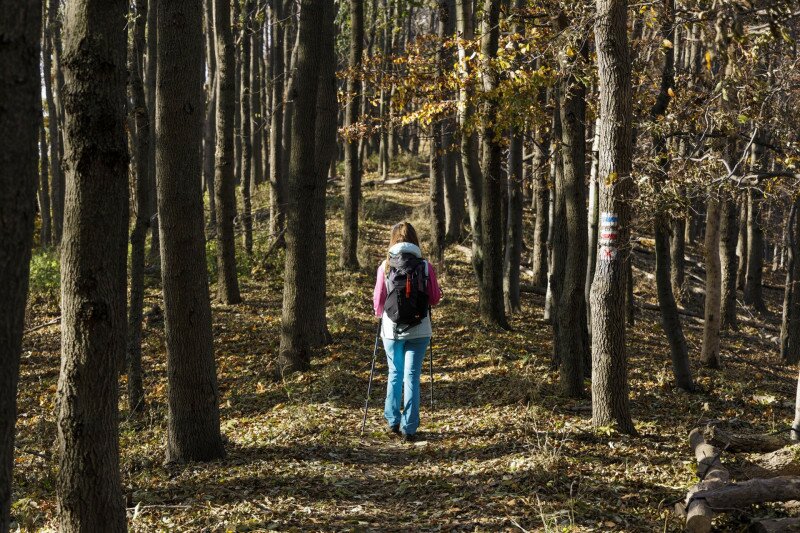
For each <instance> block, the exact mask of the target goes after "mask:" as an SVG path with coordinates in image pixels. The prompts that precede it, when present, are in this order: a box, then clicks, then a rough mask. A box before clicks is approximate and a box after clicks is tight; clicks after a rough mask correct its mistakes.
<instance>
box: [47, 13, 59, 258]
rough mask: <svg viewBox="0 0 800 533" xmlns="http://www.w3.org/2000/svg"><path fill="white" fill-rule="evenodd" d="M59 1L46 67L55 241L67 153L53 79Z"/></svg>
mask: <svg viewBox="0 0 800 533" xmlns="http://www.w3.org/2000/svg"><path fill="white" fill-rule="evenodd" d="M58 6H59V2H58V0H49V2H48V7H47V23H46V24H45V30H44V33H45V37H44V53H43V54H42V67H43V71H44V89H45V99H46V100H47V131H48V134H49V136H50V158H49V159H50V183H51V186H52V188H53V195H52V198H51V201H52V204H53V244H56V245H58V244H59V243H60V242H61V234H62V233H63V230H64V171H63V168H62V165H61V158H62V156H63V152H62V149H61V148H62V144H61V133H60V131H59V130H60V122H61V118H60V117H59V109H58V106H57V105H56V95H55V90H54V88H53V82H54V80H55V79H57V77H58V72H57V70H58V64H57V63H55V62H54V61H53V60H52V57H53V55H54V53H55V46H54V43H55V42H56V41H57V40H60V39H61V30H60V25H59V22H58Z"/></svg>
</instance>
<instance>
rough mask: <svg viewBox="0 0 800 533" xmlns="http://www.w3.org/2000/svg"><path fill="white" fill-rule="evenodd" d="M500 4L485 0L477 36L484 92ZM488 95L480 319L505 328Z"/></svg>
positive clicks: (498, 185) (497, 149)
mask: <svg viewBox="0 0 800 533" xmlns="http://www.w3.org/2000/svg"><path fill="white" fill-rule="evenodd" d="M499 19H500V4H499V3H498V2H494V1H492V0H485V3H484V13H483V24H482V33H483V36H482V38H481V54H482V55H483V57H484V60H485V63H484V65H483V66H482V68H481V77H482V79H483V90H484V92H485V93H486V94H487V95H491V93H492V92H493V91H494V90H495V88H496V87H497V73H496V72H495V71H494V67H493V66H490V65H489V64H488V62H489V61H490V60H491V59H493V58H495V57H496V56H497V47H498V40H499V37H500V28H499ZM494 98H495V96H493V95H492V96H489V98H488V99H487V102H486V103H485V104H484V105H485V106H486V108H485V111H484V118H483V123H482V125H481V131H482V136H483V139H482V140H483V143H482V144H483V168H482V171H481V174H482V175H483V184H482V191H481V192H482V194H481V211H480V212H481V235H482V239H481V249H482V255H483V258H484V260H483V266H482V271H481V278H480V281H481V283H480V306H481V318H482V319H483V320H484V321H485V322H486V323H488V324H491V325H494V326H499V327H502V328H508V322H507V320H506V313H505V306H504V302H503V232H502V201H503V192H504V191H503V177H502V168H501V165H502V161H501V157H502V154H503V148H502V146H501V145H500V144H499V143H498V142H497V137H498V135H497V130H496V124H497V106H498V104H497V102H496V101H494Z"/></svg>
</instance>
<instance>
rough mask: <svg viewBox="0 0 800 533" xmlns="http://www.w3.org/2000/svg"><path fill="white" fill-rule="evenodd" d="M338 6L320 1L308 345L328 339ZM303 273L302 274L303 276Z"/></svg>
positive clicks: (336, 117)
mask: <svg viewBox="0 0 800 533" xmlns="http://www.w3.org/2000/svg"><path fill="white" fill-rule="evenodd" d="M337 10H338V7H336V6H334V4H333V2H326V3H325V4H324V15H323V24H324V26H323V32H322V53H321V66H320V69H319V80H318V84H319V87H318V89H317V117H316V126H315V132H316V135H315V138H314V144H315V152H316V162H315V174H316V180H315V182H314V203H313V204H312V208H313V212H312V213H311V215H310V216H311V222H312V223H313V235H312V237H311V239H310V240H309V242H310V246H311V250H310V253H311V259H310V261H309V263H308V274H307V277H304V278H303V279H304V284H305V285H304V287H305V289H304V290H306V289H307V290H308V291H309V293H310V296H309V302H310V303H309V308H308V310H307V311H303V312H304V313H306V315H305V316H303V319H305V320H307V321H308V325H307V327H308V337H309V344H310V345H311V347H316V346H321V345H323V344H327V343H329V342H331V340H332V339H331V334H330V332H329V331H328V320H327V314H326V304H327V280H326V275H327V264H328V263H327V261H328V254H327V250H328V249H327V239H326V235H325V225H326V217H325V203H326V191H327V184H328V169H329V168H330V167H331V166H332V164H333V163H334V162H335V161H336V155H337V152H338V144H337V126H338V122H337V121H338V117H339V107H338V102H337V98H336V96H337V93H336V89H337V80H336V48H335V39H336V26H335V20H336V15H337ZM305 275H306V274H304V276H305Z"/></svg>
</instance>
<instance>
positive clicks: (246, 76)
mask: <svg viewBox="0 0 800 533" xmlns="http://www.w3.org/2000/svg"><path fill="white" fill-rule="evenodd" d="M243 9H244V13H243V14H242V18H243V21H242V33H241V37H240V39H239V42H240V43H241V47H242V64H241V78H242V93H241V100H240V102H239V105H240V107H241V113H242V119H241V120H242V130H241V131H242V133H241V138H242V153H241V157H242V163H241V169H242V174H241V177H240V182H239V187H240V188H241V190H242V215H241V219H242V226H243V228H244V250H245V252H246V253H247V255H252V253H253V217H252V199H251V196H250V179H251V177H252V163H253V139H252V129H251V126H252V124H253V117H252V114H251V113H250V101H251V98H252V95H251V90H252V86H251V79H250V62H251V60H252V58H251V57H250V56H251V50H250V44H251V39H250V33H251V26H252V14H253V0H245V2H244V4H243Z"/></svg>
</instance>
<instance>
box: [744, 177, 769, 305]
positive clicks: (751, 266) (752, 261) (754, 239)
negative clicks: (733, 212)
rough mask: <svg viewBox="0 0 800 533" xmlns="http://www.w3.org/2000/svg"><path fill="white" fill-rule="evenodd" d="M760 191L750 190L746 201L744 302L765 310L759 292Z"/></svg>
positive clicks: (761, 248) (761, 260) (761, 253)
mask: <svg viewBox="0 0 800 533" xmlns="http://www.w3.org/2000/svg"><path fill="white" fill-rule="evenodd" d="M759 194H760V193H758V192H756V191H755V190H750V191H749V194H748V201H747V274H746V276H745V282H744V304H745V305H750V306H752V307H753V308H754V309H755V310H756V311H758V312H762V313H763V312H766V310H767V306H766V305H765V304H764V297H763V295H762V293H761V280H762V271H763V268H764V232H763V230H762V228H761V199H760V198H759V196H758V195H759Z"/></svg>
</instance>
